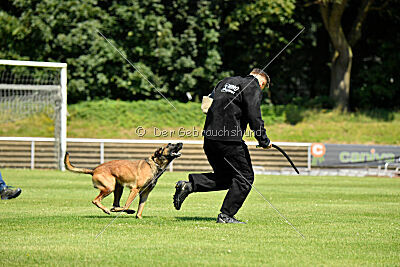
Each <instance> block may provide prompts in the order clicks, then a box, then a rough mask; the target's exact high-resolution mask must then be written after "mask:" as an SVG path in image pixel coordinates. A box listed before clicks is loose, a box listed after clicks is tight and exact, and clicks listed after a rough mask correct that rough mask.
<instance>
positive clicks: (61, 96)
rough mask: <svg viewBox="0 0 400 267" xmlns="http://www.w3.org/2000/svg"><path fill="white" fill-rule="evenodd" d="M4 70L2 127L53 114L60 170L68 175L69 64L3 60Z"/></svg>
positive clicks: (1, 76)
mask: <svg viewBox="0 0 400 267" xmlns="http://www.w3.org/2000/svg"><path fill="white" fill-rule="evenodd" d="M1 67H2V68H3V71H2V72H0V112H1V113H2V114H3V115H0V123H1V122H2V121H4V120H8V121H15V120H18V119H20V118H23V117H27V116H30V115H33V114H35V113H40V112H50V113H51V114H52V116H53V119H54V140H55V142H54V144H55V157H56V159H57V167H58V169H60V170H63V171H64V170H65V167H64V162H63V160H64V155H65V152H66V149H67V142H66V140H67V63H58V62H39V61H23V60H5V59H0V68H1ZM11 68H12V69H11ZM21 69H22V70H21ZM45 69H51V70H52V72H51V74H43V73H45V71H42V70H45ZM54 71H55V72H56V73H55V74H53V72H54ZM44 76H45V77H46V78H43V77H44ZM53 76H54V77H53Z"/></svg>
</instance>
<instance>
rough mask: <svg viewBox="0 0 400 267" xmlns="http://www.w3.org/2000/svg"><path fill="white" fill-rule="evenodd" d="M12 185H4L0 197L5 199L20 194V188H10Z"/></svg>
mask: <svg viewBox="0 0 400 267" xmlns="http://www.w3.org/2000/svg"><path fill="white" fill-rule="evenodd" d="M12 188H13V187H12V186H6V187H4V188H3V190H1V192H0V194H1V199H3V200H6V199H12V198H16V197H18V196H19V195H20V194H21V188H17V189H12Z"/></svg>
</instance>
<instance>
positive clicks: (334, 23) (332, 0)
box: [318, 0, 374, 111]
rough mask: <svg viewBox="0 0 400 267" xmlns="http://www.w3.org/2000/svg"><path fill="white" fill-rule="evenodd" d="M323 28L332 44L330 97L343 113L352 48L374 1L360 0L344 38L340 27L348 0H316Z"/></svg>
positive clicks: (346, 96)
mask: <svg viewBox="0 0 400 267" xmlns="http://www.w3.org/2000/svg"><path fill="white" fill-rule="evenodd" d="M318 2H319V4H320V12H321V15H322V21H323V22H324V26H325V29H326V30H327V31H328V33H329V37H330V38H331V42H332V45H333V49H334V52H333V57H332V65H331V84H330V97H331V98H332V99H333V100H334V101H335V103H336V106H337V107H338V108H340V109H341V110H342V111H344V110H347V109H348V105H349V95H350V73H351V64H352V61H353V51H352V49H351V47H352V46H354V45H355V44H356V43H357V41H358V40H359V39H360V37H361V27H362V23H363V21H364V19H365V17H366V16H367V13H368V10H369V9H370V8H371V6H372V4H373V2H374V0H362V1H361V4H360V6H359V9H358V12H357V16H356V18H355V20H354V23H353V26H352V28H351V31H350V33H349V36H348V38H346V36H345V34H344V32H343V28H342V22H341V21H342V15H343V11H344V10H345V8H346V5H347V2H348V0H340V1H336V0H319V1H318Z"/></svg>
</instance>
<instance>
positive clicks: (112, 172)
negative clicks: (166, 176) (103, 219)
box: [64, 143, 183, 219]
mask: <svg viewBox="0 0 400 267" xmlns="http://www.w3.org/2000/svg"><path fill="white" fill-rule="evenodd" d="M182 146H183V145H182V143H176V144H171V143H169V144H168V145H164V146H162V147H160V148H158V149H157V150H156V151H155V152H154V154H153V155H152V156H150V157H149V158H147V159H144V160H135V161H132V160H112V161H109V162H106V163H103V164H101V165H99V166H97V167H96V168H94V169H86V168H77V167H74V166H72V164H71V162H70V160H69V153H68V152H67V153H65V158H64V164H65V167H66V169H67V170H69V171H72V172H76V173H86V174H91V175H92V182H93V186H94V187H95V188H97V189H99V190H100V194H99V195H98V196H97V197H96V198H95V199H94V200H93V201H92V203H93V204H94V205H96V206H97V207H98V208H100V209H101V210H103V211H104V212H105V213H107V214H110V210H109V209H107V208H106V207H105V206H104V205H103V204H101V201H102V200H103V199H104V198H105V197H106V196H108V195H109V194H111V193H112V192H114V203H113V208H112V209H111V212H128V213H133V212H134V211H132V210H128V209H129V206H130V205H131V203H132V202H133V200H134V199H135V197H136V196H137V194H139V196H140V200H139V206H138V211H137V213H136V218H138V219H142V212H143V208H144V205H145V203H146V200H147V198H148V196H149V194H150V192H151V190H153V188H154V187H155V186H156V183H157V180H158V178H159V176H161V174H162V173H163V172H164V170H165V168H166V167H167V166H168V164H169V163H170V162H172V161H173V160H174V159H176V158H179V157H180V156H181V153H180V152H179V151H180V150H181V149H182ZM124 186H125V187H127V188H129V189H130V193H129V196H128V199H127V201H126V203H125V205H124V207H123V208H121V207H120V206H119V201H120V199H121V196H122V192H123V189H124Z"/></svg>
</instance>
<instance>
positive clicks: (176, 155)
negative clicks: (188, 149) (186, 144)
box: [169, 143, 183, 158]
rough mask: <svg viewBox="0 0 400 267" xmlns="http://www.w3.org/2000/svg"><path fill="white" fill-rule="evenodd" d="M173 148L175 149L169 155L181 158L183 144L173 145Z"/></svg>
mask: <svg viewBox="0 0 400 267" xmlns="http://www.w3.org/2000/svg"><path fill="white" fill-rule="evenodd" d="M172 146H173V148H172V149H171V152H170V153H169V155H170V156H171V157H173V158H179V157H180V156H182V154H181V152H179V151H180V150H181V149H182V146H183V145H182V143H177V144H173V145H172Z"/></svg>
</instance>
